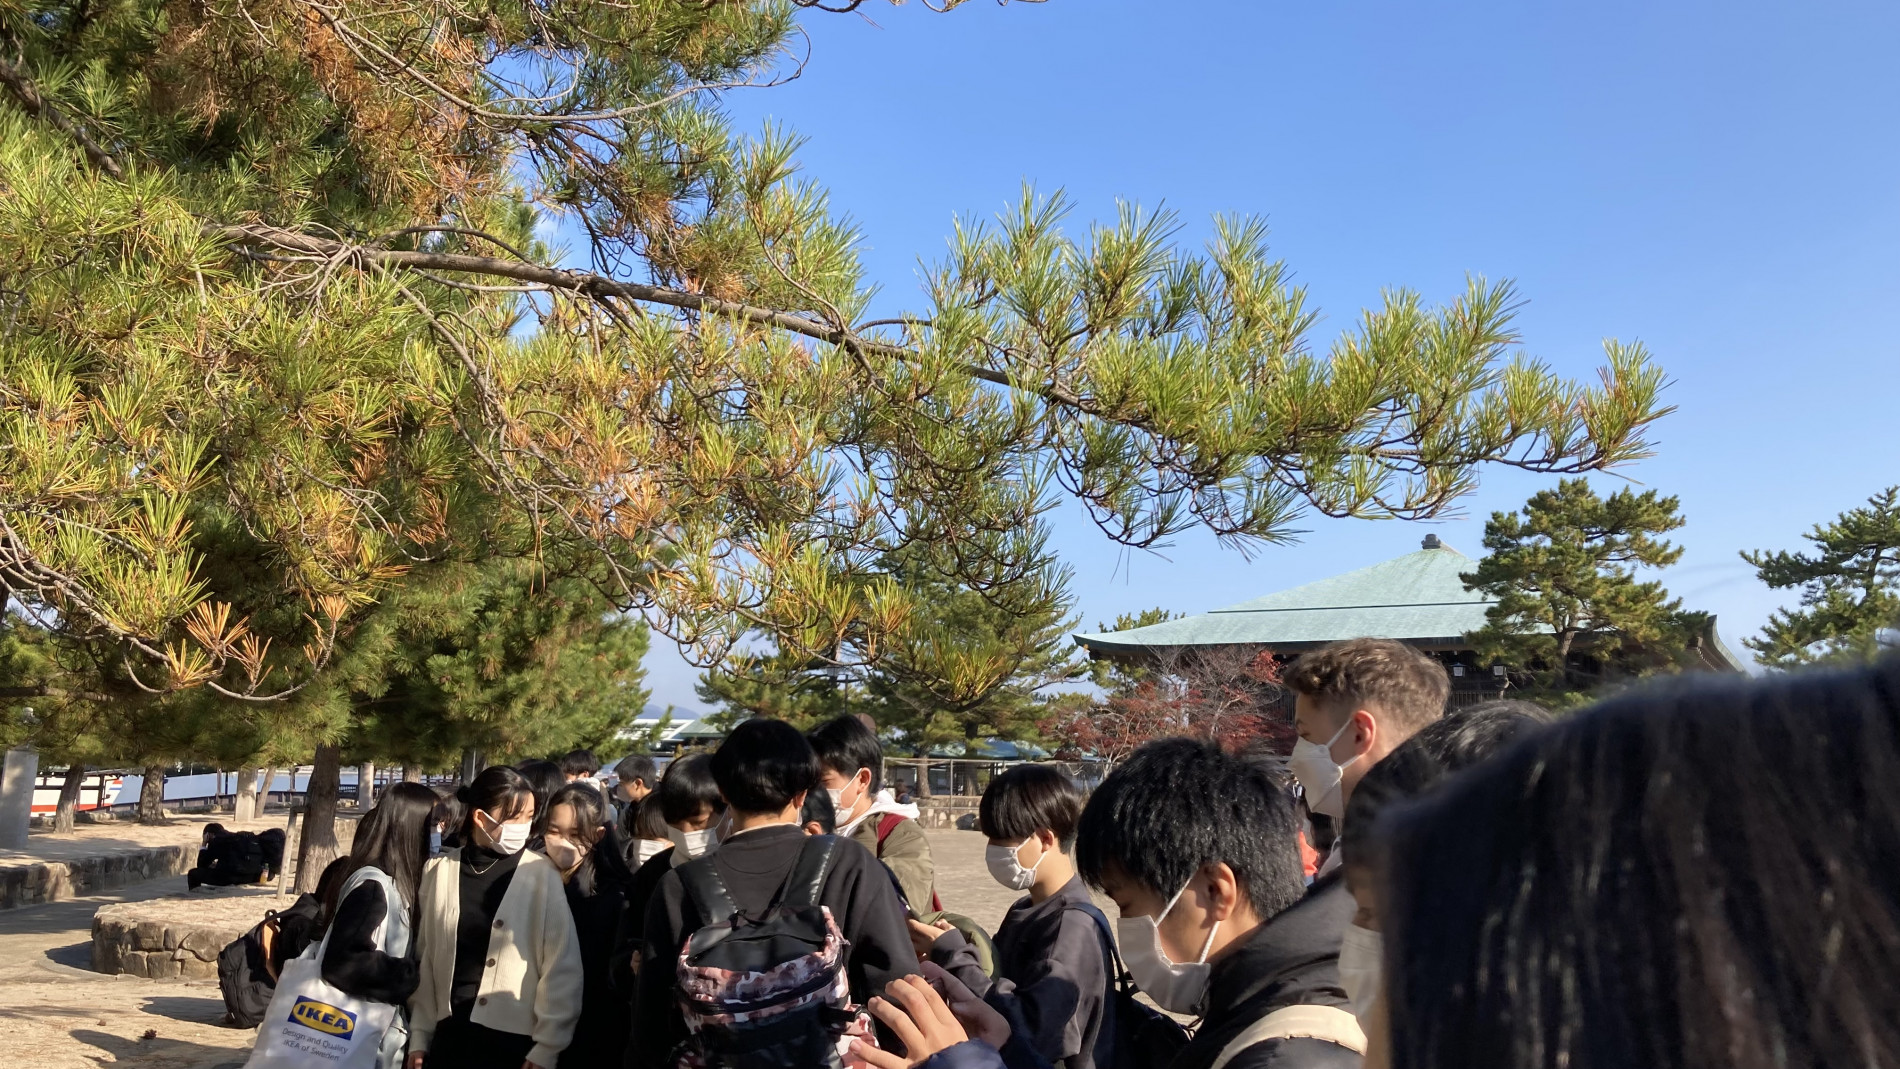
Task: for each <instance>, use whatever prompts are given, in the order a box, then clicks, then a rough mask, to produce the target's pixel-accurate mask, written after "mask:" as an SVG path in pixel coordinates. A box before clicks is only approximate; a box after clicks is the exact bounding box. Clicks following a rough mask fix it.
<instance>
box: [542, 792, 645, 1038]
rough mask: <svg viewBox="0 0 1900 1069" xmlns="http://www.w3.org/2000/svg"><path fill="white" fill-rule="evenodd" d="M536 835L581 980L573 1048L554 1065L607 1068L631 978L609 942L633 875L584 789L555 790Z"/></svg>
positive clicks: (609, 824) (623, 1030)
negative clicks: (553, 878)
mask: <svg viewBox="0 0 1900 1069" xmlns="http://www.w3.org/2000/svg"><path fill="white" fill-rule="evenodd" d="M543 828H544V832H543V834H544V836H545V840H546V847H545V849H546V851H547V855H548V860H549V861H552V862H554V867H555V868H556V869H557V870H559V872H560V873H561V879H562V881H563V882H564V883H565V884H566V887H567V905H568V908H569V910H570V911H572V912H573V914H574V931H575V934H576V935H577V936H578V937H579V939H580V947H581V972H582V975H583V976H584V977H585V982H584V985H583V993H582V996H581V1016H580V1020H579V1021H578V1022H576V1024H575V1025H574V1039H573V1041H572V1042H571V1043H569V1044H568V1046H567V1049H566V1050H565V1051H562V1052H561V1065H563V1066H608V1065H615V1064H618V1063H619V1061H620V1059H621V1057H622V1054H623V1052H624V1051H625V1048H626V1045H627V999H628V998H630V997H632V995H633V971H632V969H630V968H629V967H628V965H627V963H626V962H625V961H624V960H619V961H616V955H615V954H614V940H615V938H616V936H617V934H618V932H619V928H620V923H621V919H622V917H623V916H624V915H625V914H626V910H627V892H628V890H629V889H630V888H631V887H632V885H633V872H632V871H631V870H629V869H628V868H627V862H626V858H625V855H624V854H623V853H622V846H621V843H620V833H619V831H618V830H617V829H615V828H614V826H613V812H612V811H611V810H609V809H608V808H607V801H606V799H605V797H603V796H602V795H601V793H600V789H599V788H597V787H595V786H594V785H593V784H591V783H582V782H575V783H570V784H568V785H567V786H565V787H562V788H561V789H560V790H558V791H555V792H554V795H553V796H552V797H551V798H550V799H549V800H548V812H547V820H546V821H545V823H544V824H543Z"/></svg>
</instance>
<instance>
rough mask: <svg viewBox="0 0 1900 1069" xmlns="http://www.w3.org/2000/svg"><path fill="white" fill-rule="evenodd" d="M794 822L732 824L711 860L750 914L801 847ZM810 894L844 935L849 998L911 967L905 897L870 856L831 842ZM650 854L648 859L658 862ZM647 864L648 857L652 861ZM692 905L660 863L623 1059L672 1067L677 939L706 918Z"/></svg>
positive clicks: (677, 1023)
mask: <svg viewBox="0 0 1900 1069" xmlns="http://www.w3.org/2000/svg"><path fill="white" fill-rule="evenodd" d="M804 843H805V833H804V831H803V830H802V829H800V828H799V827H798V826H797V825H795V824H786V825H781V826H778V827H767V828H758V829H755V830H752V831H746V832H741V833H739V834H738V835H737V836H735V837H733V838H729V839H727V840H726V841H725V842H722V843H720V844H719V848H718V850H716V851H714V853H713V854H712V859H713V864H714V865H715V866H716V867H717V868H718V870H719V875H720V877H721V878H723V879H724V880H725V883H726V889H727V890H728V891H729V892H730V893H731V894H732V900H733V904H734V905H735V906H737V907H738V908H739V909H740V910H741V911H743V912H745V913H747V914H749V915H751V916H755V917H756V916H759V915H760V914H762V913H764V912H765V910H766V908H767V907H768V906H769V905H770V904H771V902H772V900H773V899H774V898H776V897H777V896H778V892H779V888H780V887H781V886H783V885H784V883H785V879H786V877H787V876H789V875H790V874H791V871H792V866H793V865H794V864H795V863H796V862H797V861H798V853H799V849H800V848H801V847H802V846H804ZM838 846H839V849H838V852H837V855H836V856H835V857H834V858H833V859H832V864H831V869H830V872H829V874H828V875H827V877H826V879H825V888H824V891H823V892H822V893H821V894H820V895H819V902H820V903H821V904H823V905H824V906H826V907H828V908H829V909H830V910H831V915H832V917H833V918H834V919H835V920H836V921H837V922H838V928H839V929H840V930H841V931H842V932H843V933H844V937H845V939H846V940H848V941H849V942H850V943H851V950H850V959H849V961H848V962H847V965H846V971H847V972H848V973H849V975H850V978H851V998H852V1000H853V1001H855V1002H859V1003H862V1002H863V1001H864V1000H865V999H866V998H868V997H869V996H871V995H873V994H877V993H880V992H882V991H883V990H884V985H885V984H888V983H890V982H891V981H892V980H895V979H897V978H898V977H900V976H909V975H911V974H913V973H915V972H917V952H916V951H915V950H913V949H912V948H911V943H910V928H909V927H908V926H907V925H906V924H905V923H904V905H903V903H902V902H901V901H899V899H898V897H897V890H896V888H894V887H893V886H892V885H891V879H890V876H889V875H887V874H886V873H885V871H884V866H883V865H881V864H879V863H878V860H877V858H875V857H873V856H871V852H870V851H869V850H866V849H864V848H863V847H862V846H859V845H858V844H856V843H853V842H851V841H850V840H848V839H847V840H844V841H842V842H840V843H839V844H838ZM658 860H659V858H655V859H654V861H658ZM652 863H653V862H648V864H652ZM719 919H723V918H706V917H701V916H699V914H698V911H697V910H695V909H694V908H693V903H692V900H691V899H690V898H689V897H688V896H687V894H686V890H685V888H684V886H682V885H681V883H680V878H679V874H678V873H676V872H674V871H672V870H671V869H670V868H669V869H668V870H667V872H666V875H665V876H663V877H662V878H661V879H660V884H659V887H658V888H657V889H656V890H655V891H654V894H653V900H652V902H651V903H649V904H648V906H647V923H646V940H645V942H646V952H645V955H644V956H643V957H642V959H641V962H640V989H639V993H638V994H637V995H636V996H635V1000H634V1015H633V1030H632V1036H631V1038H630V1039H629V1041H628V1044H627V1054H628V1058H627V1062H628V1064H629V1065H630V1066H640V1067H643V1069H647V1067H650V1069H659V1067H661V1066H666V1065H671V1064H672V1063H671V1062H670V1061H669V1060H668V1058H667V1055H668V1053H669V1052H670V1051H671V1050H672V1049H673V1046H674V1045H675V1044H676V1043H678V1042H679V1041H680V1040H681V1039H684V1038H685V1035H686V1024H685V1022H684V1021H683V1020H682V1019H681V1018H680V1011H679V1003H678V1001H677V999H676V996H675V990H676V987H675V984H674V977H675V968H676V967H677V965H678V961H679V952H680V947H681V946H683V945H684V944H685V942H686V939H687V937H688V936H690V935H692V934H693V933H694V932H696V931H698V930H699V928H700V926H701V925H703V924H705V923H707V921H708V920H719Z"/></svg>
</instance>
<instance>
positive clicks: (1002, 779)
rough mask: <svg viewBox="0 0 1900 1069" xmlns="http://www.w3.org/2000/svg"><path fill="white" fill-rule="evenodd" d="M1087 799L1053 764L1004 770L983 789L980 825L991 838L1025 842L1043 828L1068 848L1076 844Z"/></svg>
mask: <svg viewBox="0 0 1900 1069" xmlns="http://www.w3.org/2000/svg"><path fill="white" fill-rule="evenodd" d="M1086 800H1087V799H1086V798H1085V797H1084V796H1083V794H1082V788H1080V787H1077V786H1076V785H1075V781H1074V780H1072V779H1070V778H1069V777H1067V776H1065V775H1063V774H1062V770H1061V769H1058V768H1054V767H1052V766H1049V765H1017V766H1015V767H1014V768H1008V769H1004V770H1003V772H1002V774H1001V775H999V776H997V777H996V778H995V779H993V780H991V781H990V785H989V786H988V787H987V788H985V789H984V791H983V801H982V803H981V804H979V805H978V806H977V811H976V826H977V828H978V829H979V830H980V831H982V833H983V834H984V835H985V836H987V837H989V838H991V839H1007V840H1009V841H1010V842H1013V843H1019V842H1022V841H1023V840H1025V839H1028V838H1029V837H1030V836H1032V835H1034V834H1036V833H1037V832H1039V831H1044V830H1047V831H1049V832H1052V833H1054V834H1055V837H1056V842H1057V843H1059V844H1061V846H1062V849H1064V850H1068V849H1069V848H1070V847H1072V846H1074V845H1075V826H1076V822H1077V821H1079V820H1081V819H1082V803H1083V802H1085V801H1086Z"/></svg>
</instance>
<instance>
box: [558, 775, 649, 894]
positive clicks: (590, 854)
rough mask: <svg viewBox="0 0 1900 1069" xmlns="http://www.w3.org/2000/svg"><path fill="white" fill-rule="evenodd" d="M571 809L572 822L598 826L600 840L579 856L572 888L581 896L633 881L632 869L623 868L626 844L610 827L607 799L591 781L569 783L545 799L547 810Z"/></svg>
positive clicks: (610, 818) (582, 825) (611, 820)
mask: <svg viewBox="0 0 1900 1069" xmlns="http://www.w3.org/2000/svg"><path fill="white" fill-rule="evenodd" d="M559 805H565V806H572V807H573V808H574V822H575V823H576V824H579V825H580V826H581V827H583V828H599V829H600V830H601V831H600V840H599V841H598V842H596V843H595V844H594V845H593V847H592V848H591V849H589V850H588V851H587V856H586V857H584V858H582V859H581V867H580V868H578V869H576V870H575V872H574V876H573V881H574V884H573V885H574V890H576V891H578V892H579V893H580V895H581V896H582V897H583V898H585V897H588V896H591V895H592V894H593V893H594V892H595V890H596V889H597V888H603V889H604V888H616V889H624V888H626V887H628V886H629V885H631V884H632V883H633V870H632V869H630V868H628V867H627V854H626V844H625V843H624V842H622V841H621V839H620V830H619V829H618V828H615V827H614V822H613V819H612V816H613V814H612V812H611V811H609V810H608V808H607V799H605V798H603V797H601V794H600V791H599V790H598V789H597V788H595V787H594V785H593V784H591V783H570V784H568V785H567V786H565V787H562V788H561V789H560V790H558V791H555V792H554V797H552V798H550V799H548V812H549V813H550V814H551V813H553V811H554V807H555V806H559Z"/></svg>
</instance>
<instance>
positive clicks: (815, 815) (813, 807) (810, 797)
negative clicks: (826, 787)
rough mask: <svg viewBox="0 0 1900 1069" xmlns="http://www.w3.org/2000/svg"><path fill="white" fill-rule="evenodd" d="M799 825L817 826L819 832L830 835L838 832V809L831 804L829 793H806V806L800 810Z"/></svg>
mask: <svg viewBox="0 0 1900 1069" xmlns="http://www.w3.org/2000/svg"><path fill="white" fill-rule="evenodd" d="M798 823H799V824H800V825H801V826H802V825H805V824H817V825H818V830H819V831H821V832H823V833H825V834H826V835H830V834H831V833H833V832H835V831H837V830H838V807H837V806H834V805H832V804H831V794H830V792H828V791H806V792H805V804H804V805H803V806H801V807H800V808H799V810H798Z"/></svg>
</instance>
